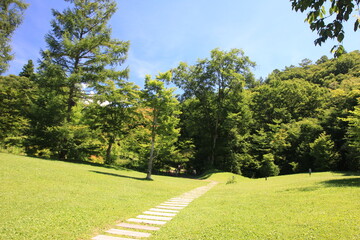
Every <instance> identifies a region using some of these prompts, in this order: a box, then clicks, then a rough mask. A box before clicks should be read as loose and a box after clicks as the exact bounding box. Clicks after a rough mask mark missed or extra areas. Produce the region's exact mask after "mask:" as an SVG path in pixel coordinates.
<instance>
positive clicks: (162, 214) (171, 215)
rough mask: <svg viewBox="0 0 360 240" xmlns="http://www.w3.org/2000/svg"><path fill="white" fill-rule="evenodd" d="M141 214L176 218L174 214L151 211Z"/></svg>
mask: <svg viewBox="0 0 360 240" xmlns="http://www.w3.org/2000/svg"><path fill="white" fill-rule="evenodd" d="M143 214H149V215H158V216H165V217H174V216H176V214H175V213H164V212H152V211H145V212H143Z"/></svg>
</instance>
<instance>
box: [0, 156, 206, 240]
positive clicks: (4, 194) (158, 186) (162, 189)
mask: <svg viewBox="0 0 360 240" xmlns="http://www.w3.org/2000/svg"><path fill="white" fill-rule="evenodd" d="M144 177H145V174H144V173H139V172H135V171H127V170H114V169H108V168H102V167H95V166H90V165H84V164H74V163H67V162H61V161H49V160H41V159H36V158H29V157H23V156H15V155H10V154H3V153H0V186H1V188H0V189H1V191H0V239H6V240H9V239H16V240H21V239H26V240H30V239H37V240H39V239H52V240H54V239H66V240H69V239H90V238H91V237H93V236H95V235H96V234H97V233H102V231H103V230H107V229H109V228H110V227H111V226H113V225H114V224H115V223H116V222H119V221H124V220H126V219H128V218H131V217H135V216H136V215H138V214H139V213H141V212H142V211H144V210H147V209H149V208H151V207H154V206H156V205H157V204H159V203H161V202H163V201H165V200H167V199H169V198H171V197H174V196H177V195H180V194H182V193H184V192H187V191H189V190H192V189H194V188H195V187H198V186H202V185H205V184H206V183H204V182H202V181H198V180H191V179H181V178H173V177H164V176H154V179H155V181H144V180H143V178H144Z"/></svg>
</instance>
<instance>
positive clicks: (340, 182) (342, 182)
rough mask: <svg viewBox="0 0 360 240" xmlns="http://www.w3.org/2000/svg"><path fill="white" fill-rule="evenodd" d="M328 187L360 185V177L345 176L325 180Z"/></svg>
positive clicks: (324, 183)
mask: <svg viewBox="0 0 360 240" xmlns="http://www.w3.org/2000/svg"><path fill="white" fill-rule="evenodd" d="M321 184H323V185H325V186H326V187H360V178H345V179H334V180H328V181H324V182H322V183H321Z"/></svg>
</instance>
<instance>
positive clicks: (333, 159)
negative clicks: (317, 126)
mask: <svg viewBox="0 0 360 240" xmlns="http://www.w3.org/2000/svg"><path fill="white" fill-rule="evenodd" d="M310 149H311V151H310V155H312V156H313V157H314V164H313V167H314V168H315V170H317V171H327V170H330V169H331V170H333V169H336V167H337V166H336V164H337V162H338V160H339V154H338V153H337V152H336V151H335V150H334V142H333V141H332V140H331V139H330V136H329V135H327V134H326V133H325V132H323V133H321V134H320V135H319V137H318V138H317V139H315V141H314V142H313V143H310Z"/></svg>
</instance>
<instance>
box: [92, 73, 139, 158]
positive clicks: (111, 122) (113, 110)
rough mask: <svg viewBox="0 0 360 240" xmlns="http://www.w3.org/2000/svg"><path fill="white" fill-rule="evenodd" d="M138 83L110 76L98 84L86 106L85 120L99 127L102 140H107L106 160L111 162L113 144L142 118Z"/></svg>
mask: <svg viewBox="0 0 360 240" xmlns="http://www.w3.org/2000/svg"><path fill="white" fill-rule="evenodd" d="M139 98H140V96H139V90H138V87H137V86H135V85H134V84H132V83H128V82H114V81H112V80H110V79H109V80H108V81H106V82H105V83H103V84H101V85H100V86H98V87H97V92H96V93H94V95H93V96H91V97H90V98H89V103H87V105H88V106H86V107H85V117H86V119H87V120H86V121H87V122H88V123H89V125H90V127H91V128H92V129H98V130H100V133H101V136H100V139H101V140H105V142H106V145H107V146H106V153H105V163H107V164H112V163H113V162H114V157H113V155H112V149H113V145H114V144H116V143H119V141H120V140H122V139H123V138H125V137H126V136H127V135H128V134H129V131H130V130H131V129H132V128H134V127H135V125H136V120H139V119H138V118H139V116H138V115H139V114H138V112H137V109H138V105H139V101H140V100H139Z"/></svg>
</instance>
